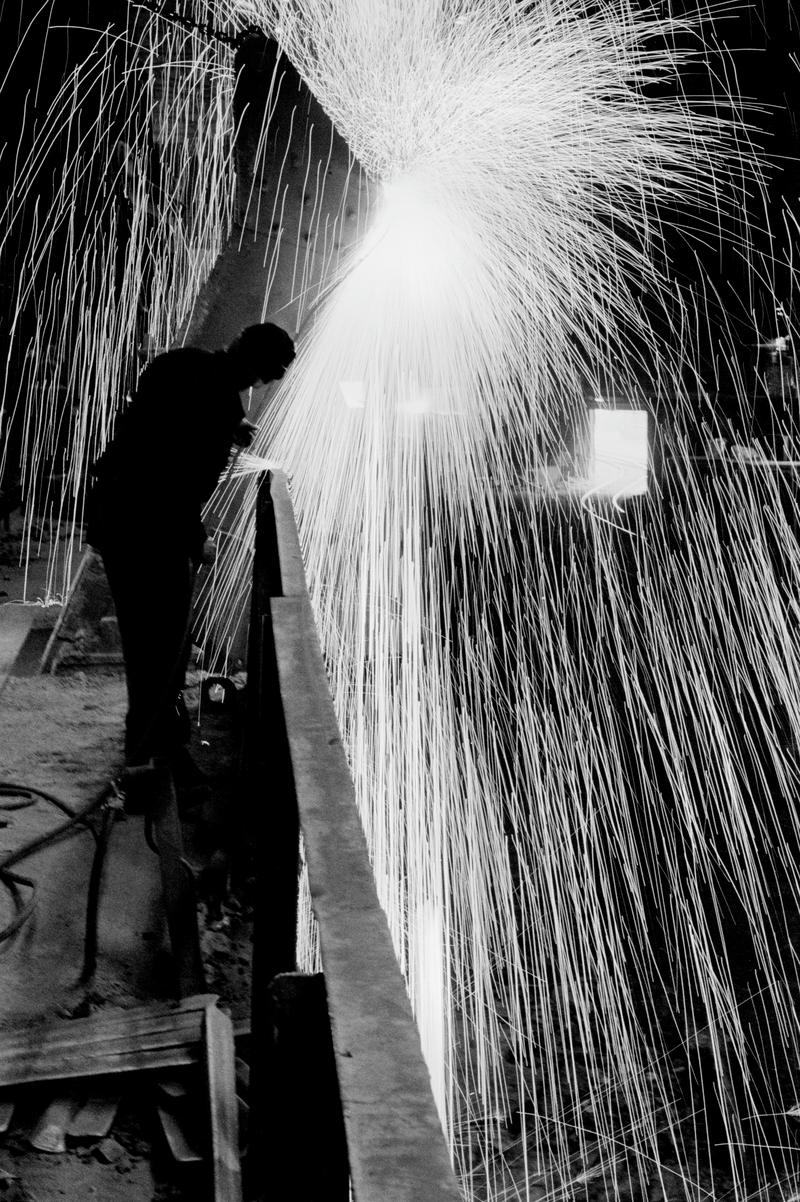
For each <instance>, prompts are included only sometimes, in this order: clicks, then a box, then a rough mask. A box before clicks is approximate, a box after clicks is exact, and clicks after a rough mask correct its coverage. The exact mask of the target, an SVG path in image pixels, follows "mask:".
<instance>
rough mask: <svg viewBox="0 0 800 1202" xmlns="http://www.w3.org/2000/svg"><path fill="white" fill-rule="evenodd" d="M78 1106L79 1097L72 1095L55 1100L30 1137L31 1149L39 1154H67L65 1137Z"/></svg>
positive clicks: (61, 1096)
mask: <svg viewBox="0 0 800 1202" xmlns="http://www.w3.org/2000/svg"><path fill="white" fill-rule="evenodd" d="M78 1105H79V1103H78V1099H77V1097H76V1096H75V1095H74V1094H71V1093H68V1094H62V1095H60V1096H59V1097H57V1098H53V1100H52V1102H50V1104H49V1105H48V1107H47V1108H46V1110H45V1111H44V1112H43V1114H41V1115H40V1116H39V1120H38V1122H37V1123H36V1125H35V1126H34V1128H33V1130H32V1131H31V1133H30V1135H29V1136H28V1143H29V1144H30V1145H31V1147H32V1148H36V1150H37V1152H66V1150H67V1142H66V1139H65V1138H64V1137H65V1134H66V1130H67V1127H68V1126H69V1124H70V1122H71V1120H72V1116H73V1115H74V1114H75V1111H76V1110H77V1109H78Z"/></svg>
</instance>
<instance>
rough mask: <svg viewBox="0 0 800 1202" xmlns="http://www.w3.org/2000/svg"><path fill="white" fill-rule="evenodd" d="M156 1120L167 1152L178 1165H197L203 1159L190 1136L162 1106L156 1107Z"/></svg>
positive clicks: (170, 1112)
mask: <svg viewBox="0 0 800 1202" xmlns="http://www.w3.org/2000/svg"><path fill="white" fill-rule="evenodd" d="M156 1110H157V1112H158V1119H159V1122H160V1123H161V1130H162V1131H163V1132H164V1138H165V1139H166V1141H167V1144H168V1146H169V1150H170V1152H171V1153H172V1155H173V1156H174V1157H175V1159H176V1160H177V1161H178V1163H179V1164H197V1163H198V1162H199V1161H201V1160H202V1159H203V1157H202V1154H201V1153H200V1152H199V1151H198V1150H197V1147H196V1145H195V1142H194V1140H193V1139H192V1138H191V1135H190V1134H189V1133H188V1132H187V1131H186V1130H185V1128H184V1125H183V1124H182V1123H181V1122H180V1120H179V1119H178V1118H176V1116H175V1115H174V1114H173V1113H172V1111H171V1110H167V1109H166V1108H165V1107H164V1106H157V1107H156Z"/></svg>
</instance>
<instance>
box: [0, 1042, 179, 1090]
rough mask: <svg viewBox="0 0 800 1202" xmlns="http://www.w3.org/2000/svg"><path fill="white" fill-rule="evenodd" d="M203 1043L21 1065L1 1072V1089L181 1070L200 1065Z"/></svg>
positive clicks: (67, 1057) (11, 1066) (72, 1057)
mask: <svg viewBox="0 0 800 1202" xmlns="http://www.w3.org/2000/svg"><path fill="white" fill-rule="evenodd" d="M200 1059H201V1046H200V1040H199V1039H198V1040H196V1041H193V1042H191V1043H185V1044H173V1045H171V1046H170V1047H166V1048H146V1049H144V1050H141V1051H128V1052H117V1053H115V1054H113V1055H109V1056H98V1057H97V1058H95V1059H93V1060H87V1059H86V1058H83V1059H81V1057H80V1056H78V1055H74V1056H64V1057H63V1058H59V1059H58V1060H46V1059H45V1060H43V1061H42V1062H41V1063H39V1064H26V1063H24V1062H23V1061H20V1062H19V1063H16V1064H10V1065H7V1066H5V1067H4V1068H3V1070H2V1072H0V1085H2V1086H4V1087H5V1086H10V1085H27V1084H31V1083H32V1082H34V1081H68V1080H77V1079H79V1078H82V1077H105V1076H112V1075H113V1074H115V1073H135V1072H145V1071H150V1070H154V1069H167V1068H170V1069H171V1068H181V1067H183V1066H185V1065H191V1064H199V1062H200Z"/></svg>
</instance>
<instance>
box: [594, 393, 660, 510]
mask: <svg viewBox="0 0 800 1202" xmlns="http://www.w3.org/2000/svg"><path fill="white" fill-rule="evenodd" d="M591 419H592V428H591V445H592V452H591V456H592V457H591V466H590V469H589V483H590V486H591V488H592V489H593V491H595V492H598V493H601V494H607V495H613V496H616V497H632V496H637V495H639V494H641V493H645V492H647V478H648V469H649V462H650V441H649V414H648V413H647V411H646V410H644V409H592V410H591Z"/></svg>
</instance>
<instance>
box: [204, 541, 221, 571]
mask: <svg viewBox="0 0 800 1202" xmlns="http://www.w3.org/2000/svg"><path fill="white" fill-rule="evenodd" d="M216 558H217V544H216V543H215V542H214V540H213V538H207V539H206V541H205V542H204V543H203V554H202V555H201V556H200V563H201V564H202V566H203V567H206V568H210V567H211V565H212V564H213V563H214V561H215V560H216Z"/></svg>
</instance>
